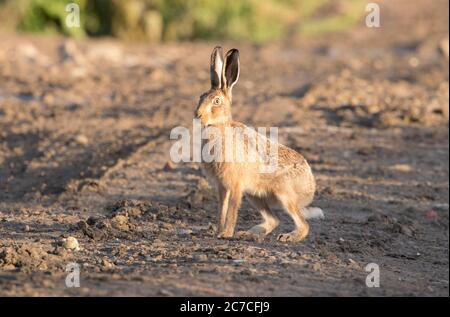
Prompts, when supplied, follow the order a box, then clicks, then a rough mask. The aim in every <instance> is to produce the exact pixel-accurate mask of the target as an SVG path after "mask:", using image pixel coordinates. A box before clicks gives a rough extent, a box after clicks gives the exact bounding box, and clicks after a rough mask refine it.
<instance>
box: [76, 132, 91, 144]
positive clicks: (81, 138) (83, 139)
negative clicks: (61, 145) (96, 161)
mask: <svg viewBox="0 0 450 317" xmlns="http://www.w3.org/2000/svg"><path fill="white" fill-rule="evenodd" d="M74 140H75V142H76V143H78V144H79V145H83V146H85V145H88V144H89V139H88V138H87V137H86V136H85V135H83V134H79V135H77V136H76V137H75V139H74Z"/></svg>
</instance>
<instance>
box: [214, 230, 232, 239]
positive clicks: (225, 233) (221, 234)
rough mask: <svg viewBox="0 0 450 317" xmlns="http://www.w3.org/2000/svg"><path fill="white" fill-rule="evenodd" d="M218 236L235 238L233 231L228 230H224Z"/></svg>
mask: <svg viewBox="0 0 450 317" xmlns="http://www.w3.org/2000/svg"><path fill="white" fill-rule="evenodd" d="M217 238H218V239H230V238H233V233H232V232H231V233H230V232H227V231H222V232H219V233H218V234H217Z"/></svg>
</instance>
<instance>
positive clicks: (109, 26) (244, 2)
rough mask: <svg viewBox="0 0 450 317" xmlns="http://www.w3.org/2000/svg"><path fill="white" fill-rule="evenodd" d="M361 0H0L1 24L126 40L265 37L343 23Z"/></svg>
mask: <svg viewBox="0 0 450 317" xmlns="http://www.w3.org/2000/svg"><path fill="white" fill-rule="evenodd" d="M70 2H75V3H77V4H78V5H79V7H80V22H81V27H80V28H70V27H67V26H66V23H65V19H66V16H67V14H68V12H66V5H67V4H68V3H70ZM365 3H366V2H365V1H363V0H239V1H238V0H71V1H69V0H0V18H1V19H2V20H3V21H4V25H3V27H4V28H5V25H6V26H9V27H10V29H16V30H19V31H23V32H42V33H61V34H65V35H68V36H78V37H82V36H100V35H112V36H116V37H119V38H122V39H126V40H147V41H154V42H158V41H171V40H195V39H217V38H220V39H232V40H250V41H253V42H265V41H269V40H274V39H280V38H284V37H292V36H297V35H299V34H300V35H311V34H317V33H323V32H331V31H336V30H342V29H345V28H346V27H348V26H351V25H353V24H354V23H356V22H357V21H358V20H359V19H361V16H362V14H363V13H364V8H365Z"/></svg>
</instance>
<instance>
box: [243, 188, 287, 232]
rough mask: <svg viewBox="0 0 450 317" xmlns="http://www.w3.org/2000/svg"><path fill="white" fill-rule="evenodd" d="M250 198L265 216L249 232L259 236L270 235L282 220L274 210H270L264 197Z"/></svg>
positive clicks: (253, 204)
mask: <svg viewBox="0 0 450 317" xmlns="http://www.w3.org/2000/svg"><path fill="white" fill-rule="evenodd" d="M248 199H249V200H250V203H251V204H252V206H253V207H254V208H255V209H257V210H258V211H259V212H260V213H261V216H262V218H263V222H262V223H260V224H259V225H256V226H253V227H252V228H250V229H249V230H248V233H249V234H253V235H257V236H266V235H268V234H269V233H271V232H272V231H273V229H275V228H276V227H277V226H278V224H279V223H280V221H279V220H278V218H277V216H276V215H275V214H274V213H273V212H272V210H270V207H269V204H268V203H267V201H266V200H265V199H264V198H260V197H256V196H249V197H248Z"/></svg>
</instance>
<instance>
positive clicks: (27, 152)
mask: <svg viewBox="0 0 450 317" xmlns="http://www.w3.org/2000/svg"><path fill="white" fill-rule="evenodd" d="M414 3H415V5H411V3H410V2H409V1H386V2H381V10H382V11H381V14H382V15H381V22H382V27H381V28H379V29H369V28H366V27H365V26H364V25H363V22H361V25H358V26H356V27H354V28H352V29H351V30H348V31H346V32H344V33H342V34H333V35H324V36H320V37H316V38H311V39H304V40H296V41H288V42H280V43H273V44H267V45H262V46H257V45H250V44H246V43H222V44H223V45H224V46H225V47H226V48H227V49H228V48H231V47H232V46H235V47H238V48H239V49H240V51H241V76H240V82H239V83H238V84H237V86H236V87H235V89H234V106H233V111H234V113H233V114H234V117H235V119H237V120H240V121H243V122H245V123H247V124H249V125H252V126H277V127H280V137H281V139H282V142H284V143H285V144H287V145H289V146H291V147H293V148H295V149H296V150H298V151H300V152H301V153H302V154H303V155H304V156H305V157H306V158H307V159H308V161H309V162H310V164H311V165H312V168H313V170H314V173H315V175H316V178H317V183H318V193H317V196H316V199H315V202H314V203H313V205H314V206H318V207H321V208H322V209H323V210H324V211H325V215H326V218H325V219H324V220H316V221H311V222H310V226H311V228H310V229H311V230H310V235H309V236H308V238H307V239H306V240H305V241H304V242H301V243H296V244H285V243H281V242H279V241H277V240H276V236H277V234H278V233H281V232H286V231H288V230H290V229H291V227H292V224H291V223H290V222H289V219H288V218H287V217H286V216H284V215H283V214H281V217H282V225H281V226H280V227H279V228H277V229H276V232H275V233H274V234H272V235H270V236H269V237H267V238H266V239H265V240H264V241H252V240H248V239H247V240H246V239H237V238H234V239H229V240H225V239H217V238H216V237H215V234H214V229H215V220H216V203H215V200H214V197H213V193H212V190H211V189H210V188H209V187H208V185H207V183H206V181H205V180H204V178H203V177H202V175H201V172H200V170H199V167H198V166H197V165H196V164H170V163H169V149H170V146H171V145H172V144H173V143H172V141H171V140H169V133H170V130H171V128H173V127H174V126H178V125H183V126H189V125H191V123H192V122H191V120H192V114H193V110H194V109H195V106H196V103H197V100H198V96H199V95H200V93H202V92H203V91H205V90H206V89H208V87H209V73H208V59H209V54H210V52H211V49H212V47H213V45H215V44H216V43H201V42H200V43H178V44H175V43H174V44H165V45H156V46H155V45H145V44H127V43H120V42H116V41H113V40H106V39H97V40H85V41H79V42H78V41H77V42H72V41H67V40H65V39H63V38H55V37H38V36H28V35H27V36H25V35H21V36H19V35H0V42H1V43H2V45H1V46H0V127H1V129H0V295H2V296H17V295H26V296H29V295H31V296H48V295H51V296H53V295H81V296H100V295H114V296H115V295H156V296H183V295H201V296H222V295H250V296H251V295H270V296H283V295H286V296H309V295H321V296H328V295H339V296H347V295H352V296H353V295H355V296H371V295H382V296H391V295H407V296H410V295H416V296H417V295H424V296H445V295H446V296H448V292H449V290H448V287H449V285H448V280H449V263H448V260H449V253H448V252H449V249H448V246H449V243H448V237H449V235H448V234H449V228H448V227H449V181H448V176H449V148H448V142H449V134H448V132H449V130H448V107H449V86H448V78H449V76H448V55H447V56H446V54H445V52H444V51H445V45H447V49H448V2H447V1H430V2H428V1H416V2H414ZM445 39H447V44H445ZM443 40H444V41H443ZM258 221H259V218H258V214H257V213H256V212H255V211H253V210H252V209H251V208H250V206H249V204H248V202H246V201H244V204H243V206H242V208H241V211H240V214H239V220H238V229H239V230H245V229H247V228H250V227H251V226H252V225H254V224H256V223H257V222H258ZM69 236H72V237H75V238H76V239H77V240H78V242H79V249H78V250H71V249H70V246H68V245H67V243H66V244H65V243H64V241H67V240H65V239H66V238H68V237H69ZM70 262H76V263H78V264H79V265H80V266H81V287H79V288H67V287H66V286H65V277H66V274H67V273H66V272H65V268H66V265H67V264H68V263H70ZM368 263H377V264H378V265H379V267H380V277H381V279H380V287H379V288H368V287H367V286H366V284H365V280H366V275H367V274H368V273H367V272H366V271H365V267H366V265H367V264H368Z"/></svg>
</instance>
